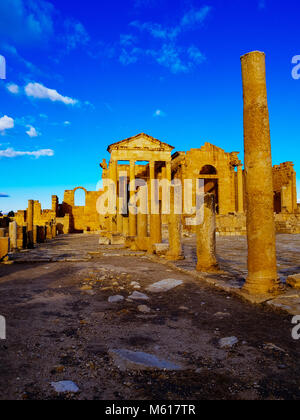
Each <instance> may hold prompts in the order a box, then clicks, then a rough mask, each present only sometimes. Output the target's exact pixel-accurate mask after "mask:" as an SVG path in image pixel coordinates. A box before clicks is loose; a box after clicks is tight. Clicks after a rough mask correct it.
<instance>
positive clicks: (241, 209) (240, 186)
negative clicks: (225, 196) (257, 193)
mask: <svg viewBox="0 0 300 420" xmlns="http://www.w3.org/2000/svg"><path fill="white" fill-rule="evenodd" d="M237 194H238V213H244V182H243V167H242V166H241V165H239V166H238V168H237Z"/></svg>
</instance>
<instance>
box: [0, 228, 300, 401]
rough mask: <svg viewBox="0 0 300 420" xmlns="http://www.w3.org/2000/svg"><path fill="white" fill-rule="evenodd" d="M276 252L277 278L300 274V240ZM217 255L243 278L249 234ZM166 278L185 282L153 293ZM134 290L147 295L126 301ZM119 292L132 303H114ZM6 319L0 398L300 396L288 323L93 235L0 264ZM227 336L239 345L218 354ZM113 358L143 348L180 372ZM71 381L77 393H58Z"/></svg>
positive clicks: (299, 351)
mask: <svg viewBox="0 0 300 420" xmlns="http://www.w3.org/2000/svg"><path fill="white" fill-rule="evenodd" d="M185 242H186V244H185V252H186V255H187V257H188V258H187V260H186V261H184V262H180V264H185V267H188V266H189V265H193V264H194V239H193V238H187V239H186V240H185ZM278 244H279V250H278V252H279V264H280V267H279V268H280V274H281V276H285V275H286V274H293V273H295V272H300V267H299V250H300V249H299V247H300V236H299V235H298V236H297V235H296V236H288V237H287V236H285V235H283V236H281V237H279V238H278ZM218 255H219V259H220V262H221V267H222V269H223V270H226V271H228V273H227V276H228V278H235V279H240V278H242V277H243V276H244V275H245V270H246V243H245V239H244V238H235V237H231V238H219V239H218ZM165 279H173V280H180V281H182V284H181V285H179V286H177V287H175V288H173V289H171V290H169V291H165V292H163V291H162V292H157V293H153V292H150V291H148V290H147V287H149V286H150V285H152V284H153V283H155V282H158V281H161V280H165ZM133 292H140V293H142V294H146V296H147V297H148V298H149V299H148V300H132V299H128V297H129V296H130V295H132V293H133ZM117 295H118V296H123V297H124V299H123V300H121V301H119V302H116V303H110V302H109V301H108V300H109V298H110V297H112V296H117ZM0 314H1V315H3V316H5V318H6V320H7V340H5V341H0V399H1V400H4V399H20V400H22V399H23V400H24V399H26V400H41V399H46V400H47V399H96V400H97V399H115V400H123V399H125V400H126V399H148V400H150V399H166V400H172V399H177V400H178V399H182V400H185V399H197V400H203V399H300V379H299V378H300V364H299V355H300V341H295V340H293V339H292V337H291V330H292V327H293V326H292V324H291V319H292V317H291V316H288V315H286V314H285V313H283V312H280V311H275V310H274V309H272V308H270V307H269V306H268V305H259V306H258V305H251V304H250V303H248V302H246V301H243V300H242V299H240V298H238V297H235V296H231V295H229V294H226V293H225V292H222V291H219V290H216V289H215V288H213V287H211V286H209V285H207V284H206V283H204V282H201V281H200V280H197V279H195V278H194V277H192V276H190V275H188V274H183V273H181V272H179V271H178V270H176V269H172V268H170V267H169V266H167V265H163V264H159V263H157V262H155V261H152V260H151V259H149V258H148V257H147V256H145V255H143V254H141V255H138V253H132V252H130V251H127V250H123V249H121V248H120V247H118V246H115V247H113V246H111V247H103V246H102V247H100V246H99V245H98V237H97V236H95V235H67V236H62V237H58V238H57V239H55V240H54V241H51V242H49V243H47V244H44V245H42V246H40V247H39V248H37V249H35V250H33V251H28V252H22V253H20V254H18V255H16V256H15V263H14V264H12V265H4V264H1V265H0ZM226 337H236V338H237V339H238V342H237V344H235V345H233V346H232V347H229V348H220V343H219V340H220V339H222V338H226ZM116 350H123V351H124V350H129V351H132V352H144V353H147V354H150V355H153V356H156V357H157V358H158V359H160V360H161V363H162V366H163V365H164V364H165V365H166V366H168V363H172V364H174V365H176V367H177V370H174V369H172V368H170V370H167V369H163V368H156V369H153V368H152V369H150V368H149V367H147V366H146V365H147V362H145V363H144V365H143V366H140V365H137V364H136V363H132V362H129V361H128V360H126V359H124V358H123V359H122V358H120V357H118V356H117V353H116V352H115V351H116ZM124 353H125V352H124ZM128 354H131V355H132V354H133V353H128ZM140 356H141V355H140ZM145 357H146V356H145ZM149 357H150V356H148V358H149ZM137 366H140V369H138V368H137ZM67 380H68V381H73V382H74V383H75V384H76V385H77V386H78V388H79V392H78V393H73V394H72V393H66V394H59V393H56V392H55V390H54V389H53V387H52V386H51V383H52V382H59V381H67Z"/></svg>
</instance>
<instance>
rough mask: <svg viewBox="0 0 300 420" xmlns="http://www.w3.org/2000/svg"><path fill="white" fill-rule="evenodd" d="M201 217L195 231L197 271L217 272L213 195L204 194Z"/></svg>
mask: <svg viewBox="0 0 300 420" xmlns="http://www.w3.org/2000/svg"><path fill="white" fill-rule="evenodd" d="M200 211H202V217H201V219H202V220H200V223H199V224H198V225H197V227H196V231H197V259H198V262H197V270H198V271H203V272H211V271H216V270H218V268H219V266H218V262H217V257H216V206H215V196H214V194H205V196H204V205H203V208H202V209H201V210H200Z"/></svg>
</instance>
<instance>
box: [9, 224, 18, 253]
mask: <svg viewBox="0 0 300 420" xmlns="http://www.w3.org/2000/svg"><path fill="white" fill-rule="evenodd" d="M9 238H10V247H11V250H12V251H14V250H15V249H17V248H18V243H17V240H18V225H17V222H10V224H9Z"/></svg>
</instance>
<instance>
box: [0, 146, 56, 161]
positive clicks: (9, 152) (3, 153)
mask: <svg viewBox="0 0 300 420" xmlns="http://www.w3.org/2000/svg"><path fill="white" fill-rule="evenodd" d="M19 156H32V157H35V158H36V159H38V158H40V157H41V156H49V157H51V156H54V151H53V150H51V149H41V150H36V151H33V152H23V151H18V150H14V149H12V148H8V149H6V150H0V158H1V157H5V158H15V157H19Z"/></svg>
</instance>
